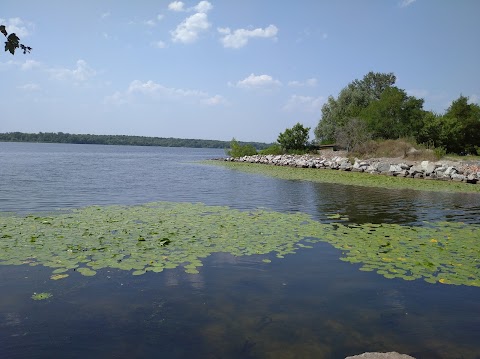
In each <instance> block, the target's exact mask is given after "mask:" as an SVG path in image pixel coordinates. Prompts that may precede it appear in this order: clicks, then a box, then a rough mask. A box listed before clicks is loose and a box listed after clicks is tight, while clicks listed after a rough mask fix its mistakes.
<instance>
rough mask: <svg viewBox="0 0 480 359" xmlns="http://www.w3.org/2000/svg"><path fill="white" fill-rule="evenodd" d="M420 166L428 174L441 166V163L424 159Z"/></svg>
mask: <svg viewBox="0 0 480 359" xmlns="http://www.w3.org/2000/svg"><path fill="white" fill-rule="evenodd" d="M420 167H422V169H423V172H425V174H427V175H428V174H430V173H432V172H433V171H435V168H437V167H439V165H438V164H436V163H432V162H429V161H422V162H421V163H420Z"/></svg>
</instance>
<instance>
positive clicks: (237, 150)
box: [227, 138, 257, 157]
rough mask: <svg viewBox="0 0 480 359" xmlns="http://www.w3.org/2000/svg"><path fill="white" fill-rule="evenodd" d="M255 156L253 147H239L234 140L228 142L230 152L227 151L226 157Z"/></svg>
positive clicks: (248, 145) (255, 151) (247, 145)
mask: <svg viewBox="0 0 480 359" xmlns="http://www.w3.org/2000/svg"><path fill="white" fill-rule="evenodd" d="M256 154H257V150H256V149H255V147H253V146H252V145H250V144H246V145H241V144H240V143H238V141H237V140H236V139H235V138H233V139H232V141H231V142H230V150H228V151H227V155H228V156H230V157H243V156H253V155H256Z"/></svg>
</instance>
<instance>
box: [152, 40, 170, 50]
mask: <svg viewBox="0 0 480 359" xmlns="http://www.w3.org/2000/svg"><path fill="white" fill-rule="evenodd" d="M152 46H153V47H156V48H157V49H164V48H166V47H167V44H166V43H165V42H163V41H161V40H159V41H155V42H152Z"/></svg>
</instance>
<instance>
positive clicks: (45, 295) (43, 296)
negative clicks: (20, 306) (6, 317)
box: [32, 292, 53, 300]
mask: <svg viewBox="0 0 480 359" xmlns="http://www.w3.org/2000/svg"><path fill="white" fill-rule="evenodd" d="M51 297H53V295H52V294H51V293H46V292H44V293H33V295H32V299H33V300H45V299H48V298H51Z"/></svg>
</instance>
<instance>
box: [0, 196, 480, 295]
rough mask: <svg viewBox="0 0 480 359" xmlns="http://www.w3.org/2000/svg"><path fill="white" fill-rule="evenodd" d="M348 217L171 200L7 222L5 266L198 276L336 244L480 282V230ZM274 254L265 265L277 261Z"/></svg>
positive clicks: (431, 277)
mask: <svg viewBox="0 0 480 359" xmlns="http://www.w3.org/2000/svg"><path fill="white" fill-rule="evenodd" d="M345 220H346V219H345V218H342V217H340V216H326V217H325V218H324V221H322V222H319V221H315V220H313V219H311V218H310V216H308V215H307V214H304V213H291V214H284V213H278V212H273V211H268V210H254V211H240V210H235V209H231V208H229V207H220V206H207V205H204V204H201V203H197V204H191V203H170V202H158V203H150V204H145V205H137V206H107V207H97V206H93V207H87V208H83V209H78V210H74V211H71V212H68V213H58V214H52V215H49V216H35V215H29V216H26V217H21V216H11V215H10V216H2V217H0V229H1V237H0V264H3V265H31V266H36V265H43V266H45V267H50V268H52V277H51V279H54V280H57V279H63V278H66V277H67V276H68V275H69V274H72V273H73V272H78V273H80V274H81V275H84V276H92V275H95V274H96V273H97V271H98V270H101V269H103V268H116V269H120V270H127V271H132V274H133V275H142V274H144V273H146V272H162V271H163V270H165V269H169V268H177V267H183V268H184V270H185V272H187V273H191V274H196V273H198V272H199V268H200V267H201V266H202V258H205V257H207V256H209V255H211V254H213V253H221V252H222V253H230V254H232V255H234V256H245V255H263V256H264V255H267V254H270V253H275V254H276V257H277V258H283V257H284V256H285V255H287V254H292V253H295V252H296V251H297V250H299V249H301V248H309V247H311V246H310V245H309V244H310V243H316V242H328V243H330V244H331V245H333V246H334V247H335V248H337V249H340V250H341V251H342V260H345V261H348V262H351V263H360V264H361V267H360V269H361V270H366V271H373V270H375V271H377V273H378V274H381V275H383V276H384V277H385V278H402V279H405V280H414V279H420V278H423V279H424V280H425V281H427V282H429V283H436V282H439V283H443V284H459V285H470V286H480V268H479V266H478V263H477V260H478V258H480V245H479V243H478V233H480V226H477V225H467V224H458V223H447V222H442V223H426V224H425V225H424V226H422V227H412V226H400V225H394V224H381V225H379V224H362V225H355V224H349V223H348V222H346V221H345ZM271 258H272V257H271V255H269V257H264V258H263V259H260V260H263V262H264V263H269V262H270V261H271ZM32 298H33V297H32ZM34 299H35V298H34Z"/></svg>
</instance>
